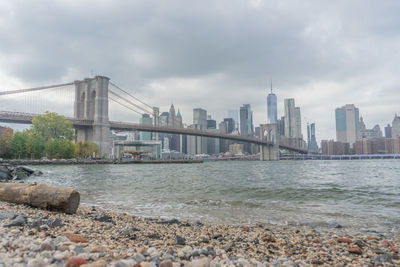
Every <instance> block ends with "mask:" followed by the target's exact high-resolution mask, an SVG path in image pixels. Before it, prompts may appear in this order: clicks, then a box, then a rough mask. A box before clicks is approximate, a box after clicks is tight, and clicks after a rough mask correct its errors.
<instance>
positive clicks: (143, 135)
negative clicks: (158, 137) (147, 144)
mask: <svg viewBox="0 0 400 267" xmlns="http://www.w3.org/2000/svg"><path fill="white" fill-rule="evenodd" d="M139 123H140V124H143V125H153V119H152V118H151V117H150V115H149V114H143V115H142V117H141V118H139ZM151 136H152V134H151V132H143V131H141V132H140V134H139V140H141V141H150V140H151Z"/></svg>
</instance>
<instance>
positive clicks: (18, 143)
mask: <svg viewBox="0 0 400 267" xmlns="http://www.w3.org/2000/svg"><path fill="white" fill-rule="evenodd" d="M26 139H27V135H26V134H25V133H21V132H16V133H15V134H14V136H13V137H12V139H11V142H10V155H11V156H12V157H14V158H21V156H22V157H24V156H25V155H26Z"/></svg>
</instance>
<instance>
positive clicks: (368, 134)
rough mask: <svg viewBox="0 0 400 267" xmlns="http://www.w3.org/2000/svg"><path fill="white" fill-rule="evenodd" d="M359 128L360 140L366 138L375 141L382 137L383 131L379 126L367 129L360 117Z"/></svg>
mask: <svg viewBox="0 0 400 267" xmlns="http://www.w3.org/2000/svg"><path fill="white" fill-rule="evenodd" d="M359 127H360V138H358V139H359V140H360V139H364V138H366V139H373V138H381V137H382V131H381V128H380V127H379V125H378V124H377V125H375V126H374V127H373V128H372V129H367V127H366V126H365V123H364V119H363V117H362V116H361V117H360V123H359Z"/></svg>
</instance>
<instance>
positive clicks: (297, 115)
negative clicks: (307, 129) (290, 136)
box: [294, 107, 303, 139]
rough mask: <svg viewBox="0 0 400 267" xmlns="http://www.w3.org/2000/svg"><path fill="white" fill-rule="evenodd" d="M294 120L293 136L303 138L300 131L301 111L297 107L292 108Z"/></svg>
mask: <svg viewBox="0 0 400 267" xmlns="http://www.w3.org/2000/svg"><path fill="white" fill-rule="evenodd" d="M294 122H295V123H294V125H295V127H294V129H295V132H294V137H295V138H300V139H303V134H302V133H301V113H300V108H299V107H295V108H294Z"/></svg>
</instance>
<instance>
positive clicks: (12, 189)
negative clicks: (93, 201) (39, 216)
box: [0, 183, 80, 213]
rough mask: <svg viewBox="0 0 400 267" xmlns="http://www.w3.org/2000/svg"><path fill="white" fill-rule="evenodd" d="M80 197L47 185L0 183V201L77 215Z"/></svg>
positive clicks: (70, 190) (68, 190)
mask: <svg viewBox="0 0 400 267" xmlns="http://www.w3.org/2000/svg"><path fill="white" fill-rule="evenodd" d="M79 200H80V195H79V193H78V192H77V191H75V190H73V189H69V188H58V187H53V186H48V185H45V184H23V183H0V201H5V202H11V203H17V204H27V205H30V206H33V207H38V208H43V209H50V210H59V211H62V212H65V213H75V212H76V210H77V209H78V206H79Z"/></svg>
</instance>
